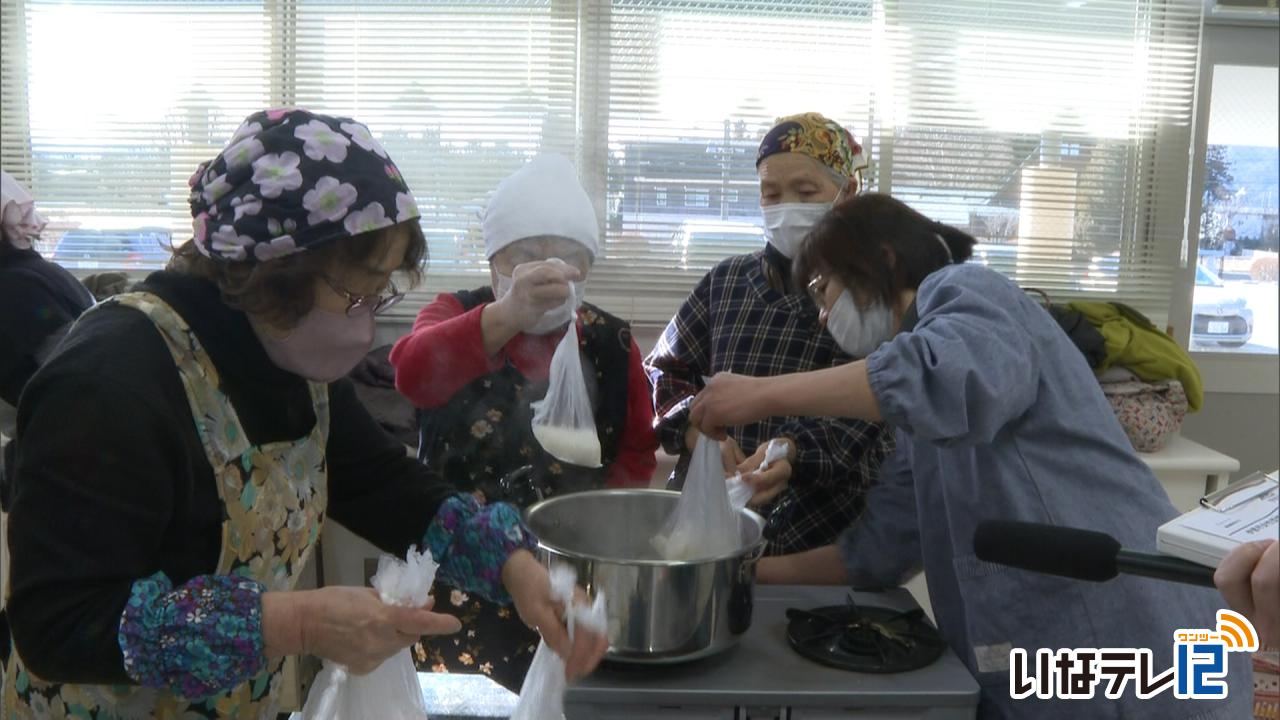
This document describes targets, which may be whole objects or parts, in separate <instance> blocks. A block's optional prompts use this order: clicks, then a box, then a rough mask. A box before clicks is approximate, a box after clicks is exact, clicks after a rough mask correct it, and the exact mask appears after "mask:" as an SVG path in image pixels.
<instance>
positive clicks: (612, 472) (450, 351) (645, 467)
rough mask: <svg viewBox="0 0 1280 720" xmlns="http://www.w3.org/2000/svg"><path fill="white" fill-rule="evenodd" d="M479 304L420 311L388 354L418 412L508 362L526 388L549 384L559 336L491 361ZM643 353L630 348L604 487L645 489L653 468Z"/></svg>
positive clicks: (441, 303)
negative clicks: (621, 421) (614, 450)
mask: <svg viewBox="0 0 1280 720" xmlns="http://www.w3.org/2000/svg"><path fill="white" fill-rule="evenodd" d="M484 307H485V306H484V305H481V306H479V307H476V308H473V309H471V310H464V309H463V306H462V303H461V302H459V301H458V299H457V298H456V297H454V296H453V295H451V294H447V293H446V294H442V295H440V296H438V297H437V298H436V299H435V301H434V302H432V303H431V304H429V305H427V306H426V307H424V308H422V310H421V312H419V313H418V319H417V320H415V321H414V323H413V330H412V331H411V332H410V333H409V334H408V335H406V336H405V337H402V338H400V340H398V341H397V342H396V344H395V346H394V347H393V348H392V349H391V356H390V360H391V364H392V365H393V366H395V369H396V389H398V390H399V391H400V392H401V394H403V395H404V396H405V397H407V398H409V400H410V401H411V402H412V403H413V404H414V405H415V406H417V407H421V408H428V409H430V408H438V407H440V406H442V405H444V404H445V403H447V402H448V401H449V399H450V398H452V397H453V396H454V394H455V393H457V392H458V391H459V390H461V389H462V388H464V387H466V386H467V385H469V384H471V383H472V382H475V381H476V380H478V379H479V378H481V377H483V376H485V375H488V374H489V373H493V372H497V371H498V370H500V369H501V368H502V367H503V366H504V365H505V364H506V362H507V361H508V360H509V361H511V363H512V364H513V365H514V366H515V368H516V370H518V371H520V373H521V374H522V375H524V376H525V377H526V378H528V379H529V380H530V381H531V382H540V381H542V380H546V379H547V376H548V374H549V371H550V368H551V356H552V355H553V354H554V353H555V350H556V345H557V344H559V342H560V339H561V338H563V337H564V333H552V334H549V335H529V334H527V333H520V334H519V335H516V336H515V337H514V338H512V339H511V340H510V341H508V342H507V344H506V345H505V346H504V347H503V348H502V349H501V350H499V351H498V354H497V355H494V356H489V355H488V354H487V353H486V352H485V349H484V332H483V330H482V329H481V325H480V315H481V313H483V312H484ZM650 393H651V390H650V386H649V378H648V376H647V375H646V374H645V372H644V366H643V363H642V358H641V356H640V348H639V347H638V346H637V345H636V343H635V341H634V340H632V341H631V354H630V359H629V360H628V362H627V417H626V423H625V425H624V426H623V430H622V437H621V438H620V439H619V441H618V456H617V458H615V459H614V461H613V463H611V464H610V465H609V467H608V468H607V469H606V471H605V486H606V487H647V486H648V485H649V481H650V479H651V477H652V476H653V471H654V469H655V468H656V467H657V459H656V457H655V453H656V452H657V449H658V437H657V435H656V434H655V433H654V430H653V401H652V399H651V396H650Z"/></svg>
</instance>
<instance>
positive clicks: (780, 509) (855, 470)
mask: <svg viewBox="0 0 1280 720" xmlns="http://www.w3.org/2000/svg"><path fill="white" fill-rule="evenodd" d="M865 166H866V163H865V161H864V160H863V158H862V149H861V147H859V146H858V144H857V142H856V141H855V140H854V138H853V136H852V135H851V134H850V133H849V132H848V131H846V130H845V129H844V128H842V127H841V126H840V125H838V124H837V123H835V122H833V121H831V120H828V119H826V118H824V117H823V116H821V115H819V114H817V113H806V114H804V115H796V116H792V117H788V118H782V119H780V120H779V121H778V122H777V124H776V125H775V126H774V128H773V129H772V130H770V131H769V133H768V134H767V135H766V136H765V138H764V140H763V141H762V142H761V144H760V152H759V155H758V157H757V161H756V167H757V168H758V172H759V174H760V197H761V207H762V210H763V212H764V216H765V232H766V236H767V237H768V239H769V243H768V245H766V246H765V247H764V248H763V249H762V250H760V251H757V252H753V253H750V254H748V255H739V256H735V257H730V258H728V259H726V260H724V261H722V262H721V263H720V264H719V265H717V266H716V267H715V268H714V269H712V270H711V272H710V273H708V274H707V275H706V276H705V277H703V278H702V281H701V282H699V283H698V286H697V287H696V288H695V289H694V291H693V293H692V294H691V295H690V296H689V298H688V299H687V300H686V301H685V302H684V304H683V305H682V306H681V307H680V310H679V311H678V312H677V313H676V316H675V317H674V318H672V320H671V322H670V323H668V325H667V328H666V330H665V331H664V332H663V334H662V338H661V339H660V340H659V341H658V344H657V346H655V348H654V350H653V352H652V353H651V354H650V355H649V357H648V358H646V359H645V369H646V371H647V372H648V374H649V378H650V380H651V381H652V382H653V386H654V405H655V407H656V409H657V419H656V420H655V424H656V426H657V430H658V435H659V438H660V439H661V441H662V445H663V447H664V448H665V449H666V450H667V452H669V453H671V454H673V455H679V456H680V462H679V464H678V465H677V466H676V471H675V474H674V475H673V476H672V479H671V485H672V486H673V487H680V486H682V485H683V482H684V473H685V471H686V469H687V468H688V464H689V456H690V450H691V449H692V447H693V444H694V442H695V441H696V438H697V434H696V431H694V430H692V429H691V428H690V426H689V422H688V418H689V406H690V404H691V403H692V401H693V397H694V395H696V394H697V393H698V390H699V389H701V387H702V378H703V377H707V376H711V375H714V374H715V373H719V372H734V373H738V374H741V375H754V376H768V375H781V374H784V373H793V372H803V371H807V370H817V369H821V368H827V367H832V366H835V365H840V364H843V363H847V362H849V361H850V360H852V358H850V357H849V356H848V355H846V354H844V353H843V352H842V351H841V350H840V348H839V347H838V346H837V345H836V343H835V341H834V340H832V338H831V336H830V335H829V334H828V333H827V332H826V330H825V329H824V328H823V327H822V325H821V324H819V322H818V310H817V307H816V305H815V304H814V303H813V301H812V300H811V299H810V298H809V297H808V295H807V293H806V292H805V289H804V288H796V287H794V286H793V283H792V280H791V259H790V258H791V256H792V255H793V254H794V249H795V247H796V246H797V245H798V244H799V242H800V241H801V240H802V239H803V237H804V235H805V233H807V232H808V229H809V228H810V227H812V226H813V224H814V223H816V222H817V220H818V218H820V217H821V216H822V215H823V214H824V213H825V212H826V210H828V209H830V207H831V205H832V204H833V202H834V201H835V200H836V199H837V196H838V195H840V194H842V193H846V192H847V193H854V192H857V189H858V173H859V172H860V171H861V169H862V168H864V167H865ZM729 437H730V439H729V440H727V441H726V442H725V445H724V447H722V454H723V455H724V458H725V467H726V470H730V469H731V468H735V466H736V469H737V470H739V471H742V472H743V475H744V478H746V479H747V480H748V481H749V482H750V483H751V484H752V486H753V487H754V488H755V489H756V495H755V496H754V497H753V498H752V501H751V502H752V505H753V506H757V507H759V508H760V509H761V510H762V512H763V514H764V515H765V517H766V518H767V521H768V524H767V526H766V530H765V536H766V538H767V540H768V547H767V549H766V552H767V553H768V554H770V555H781V554H788V553H795V552H801V551H804V550H808V549H811V548H815V547H820V546H822V545H827V544H829V543H831V542H834V541H835V538H837V537H838V536H839V535H840V533H841V532H842V531H843V530H844V529H845V528H847V527H848V526H849V524H850V523H851V522H853V520H855V519H856V518H857V517H858V515H859V513H861V511H862V507H863V500H864V498H865V495H866V492H867V489H868V488H869V487H870V485H871V483H872V482H873V481H874V479H875V477H876V475H877V472H878V469H879V465H880V461H881V460H882V459H883V458H884V457H886V456H887V455H888V454H889V453H890V452H891V451H892V449H893V446H892V443H893V439H892V438H893V436H892V433H888V432H885V431H884V430H883V429H882V426H880V425H878V424H870V423H865V422H860V421H856V420H835V419H827V418H797V417H774V418H769V419H767V420H764V421H762V422H758V423H754V424H751V425H745V426H742V427H737V428H730V429H729ZM774 439H779V440H783V441H785V442H787V443H788V455H787V458H786V459H785V460H781V461H779V462H777V463H774V464H773V465H771V466H770V468H769V469H768V470H767V471H765V472H763V473H754V471H755V470H756V468H758V467H759V466H760V464H761V462H762V461H763V460H764V454H765V448H766V447H767V446H768V444H769V442H770V441H771V440H774ZM748 455H750V457H747V456H748Z"/></svg>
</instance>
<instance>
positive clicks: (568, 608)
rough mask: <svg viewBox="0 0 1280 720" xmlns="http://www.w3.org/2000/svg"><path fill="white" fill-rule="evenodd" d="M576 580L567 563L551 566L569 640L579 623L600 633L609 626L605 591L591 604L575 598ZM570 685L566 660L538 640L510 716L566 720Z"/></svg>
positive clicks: (527, 719) (521, 719)
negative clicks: (565, 710)
mask: <svg viewBox="0 0 1280 720" xmlns="http://www.w3.org/2000/svg"><path fill="white" fill-rule="evenodd" d="M577 581H578V578H577V574H576V573H575V572H574V571H573V568H571V567H569V566H567V565H557V566H555V567H553V568H551V594H552V595H553V596H554V597H555V598H556V599H557V600H559V601H560V602H563V603H564V606H565V620H566V621H567V623H568V625H569V640H570V643H572V641H573V636H574V629H575V628H577V627H581V628H584V629H586V630H588V631H591V632H596V633H599V634H601V635H603V634H605V633H606V632H608V630H609V621H608V617H607V616H606V615H605V604H604V602H605V601H604V595H603V594H597V595H596V598H595V600H594V601H593V602H592V603H591V605H590V606H589V607H588V606H587V605H580V604H578V603H576V602H574V597H573V591H574V586H575V585H576V584H577ZM567 686H568V681H567V680H566V678H565V667H564V660H563V659H562V658H561V657H560V656H559V655H557V654H556V653H555V651H554V650H552V649H551V648H550V647H549V646H548V645H547V643H546V641H542V642H540V643H538V650H537V652H535V653H534V654H533V663H532V664H531V665H530V666H529V673H528V674H527V675H525V677H524V684H523V685H521V686H520V699H519V701H517V703H516V709H515V712H513V713H512V714H511V720H563V718H564V691H565V688H566V687H567Z"/></svg>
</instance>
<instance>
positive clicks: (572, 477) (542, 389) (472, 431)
mask: <svg viewBox="0 0 1280 720" xmlns="http://www.w3.org/2000/svg"><path fill="white" fill-rule="evenodd" d="M455 297H456V298H457V299H458V301H459V302H461V303H462V307H463V309H464V310H472V309H474V308H476V307H478V306H480V305H483V304H485V303H491V302H493V300H494V298H493V290H492V289H491V288H480V289H478V290H473V291H461V292H458V293H455ZM578 319H579V321H580V322H581V327H580V329H579V333H578V344H579V347H580V348H581V351H582V366H583V373H584V374H585V376H586V381H587V390H588V393H589V395H590V397H591V407H592V412H593V414H594V417H595V421H596V433H597V435H598V436H599V438H600V461H601V464H602V465H603V467H600V468H582V467H577V466H574V465H569V464H567V463H562V462H560V461H558V460H556V459H555V458H554V457H552V456H551V455H549V454H547V453H546V452H545V451H544V450H543V449H542V447H541V446H540V445H539V444H538V441H537V440H536V439H534V437H533V429H532V427H531V422H532V420H533V410H532V408H531V407H530V405H531V404H532V403H534V402H537V401H538V400H541V399H542V398H543V396H544V395H546V392H547V382H546V381H545V380H544V381H541V382H537V383H533V382H530V381H529V380H528V379H527V378H525V376H524V375H523V374H521V373H520V371H519V370H517V369H516V368H515V366H514V365H512V364H511V362H510V361H508V362H507V363H506V364H505V365H504V366H503V367H502V368H500V369H499V370H497V371H496V372H492V373H489V374H487V375H484V376H483V377H480V378H477V379H476V380H475V381H473V382H472V383H470V384H469V385H467V386H466V387H464V388H462V389H461V390H459V391H458V392H457V393H455V394H454V396H453V397H452V398H450V399H449V401H448V402H447V403H445V404H444V405H442V406H440V407H438V408H434V409H422V410H419V411H418V427H419V436H418V437H419V442H418V459H419V460H421V461H422V462H423V463H425V464H426V465H427V466H428V467H430V468H432V469H433V470H435V471H437V472H439V473H441V474H442V475H443V476H444V477H445V479H447V480H449V481H450V482H452V483H454V484H455V485H456V486H457V487H458V488H459V489H460V490H465V491H471V490H480V491H482V492H484V493H485V495H486V496H487V497H489V498H491V499H503V500H508V501H514V502H521V501H527V500H528V499H529V498H528V496H527V494H523V493H519V494H516V495H514V496H513V495H509V494H508V493H507V492H506V491H505V490H504V489H503V488H502V487H500V485H499V480H500V479H501V478H503V477H504V476H506V475H508V474H511V473H513V472H515V471H518V470H520V469H521V468H525V467H529V468H530V470H528V471H526V472H527V474H528V477H527V481H528V482H530V483H531V484H532V485H533V486H535V487H539V488H543V489H544V491H545V494H547V495H555V494H560V493H565V492H575V491H579V490H590V489H594V488H599V487H602V486H603V485H604V478H605V471H606V469H607V468H608V467H609V465H610V464H611V463H612V462H613V461H614V459H616V458H617V456H618V440H619V437H620V436H621V434H622V432H623V429H624V427H625V425H626V419H627V384H628V375H629V369H630V361H631V328H630V326H629V325H628V324H627V323H626V322H625V321H623V320H621V319H619V318H616V317H614V316H612V315H610V314H608V313H606V312H604V311H603V310H601V309H599V308H597V307H595V306H594V305H591V304H589V303H583V305H582V308H581V309H580V310H579V311H578Z"/></svg>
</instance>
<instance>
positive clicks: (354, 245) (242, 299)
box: [168, 219, 427, 328]
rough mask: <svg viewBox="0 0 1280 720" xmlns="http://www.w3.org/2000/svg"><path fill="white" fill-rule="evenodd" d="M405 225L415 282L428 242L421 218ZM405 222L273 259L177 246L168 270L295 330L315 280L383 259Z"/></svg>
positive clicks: (406, 266) (405, 267)
mask: <svg viewBox="0 0 1280 720" xmlns="http://www.w3.org/2000/svg"><path fill="white" fill-rule="evenodd" d="M399 225H405V226H406V227H408V229H409V248H408V249H407V250H406V251H405V255H404V261H403V262H402V263H401V264H400V266H399V267H398V268H397V269H398V270H400V271H401V272H404V273H405V274H407V275H408V276H409V280H410V284H411V285H417V283H418V282H419V281H420V280H421V279H422V265H423V261H424V260H425V258H426V255H427V240H426V238H425V237H424V236H423V234H422V226H421V225H420V224H419V223H418V220H417V219H413V220H406V221H405V222H403V223H399ZM399 225H391V226H389V227H385V228H380V229H378V230H372V231H370V232H367V233H361V234H359V235H353V236H350V237H344V238H339V239H337V240H333V241H331V242H327V243H324V244H322V245H319V246H317V247H313V248H310V249H308V250H306V251H305V252H299V253H294V254H292V255H286V256H285V257H282V258H279V259H276V260H271V261H269V262H260V263H246V262H240V263H237V262H225V261H220V260H214V259H212V258H210V257H208V256H206V255H204V254H202V253H201V252H200V251H199V250H198V249H196V245H195V243H194V242H191V241H188V242H185V243H183V244H182V245H179V246H178V247H176V248H174V250H173V259H172V260H170V261H169V266H168V269H169V270H171V271H173V272H178V273H183V274H186V275H195V276H197V277H202V278H205V279H206V280H209V281H211V282H213V283H214V284H215V285H217V286H218V289H219V290H220V291H221V292H222V301H223V302H225V303H226V304H227V305H228V306H230V307H233V308H235V309H237V310H242V311H244V312H248V313H253V314H255V315H260V316H262V317H264V318H266V320H267V321H268V322H270V323H271V324H272V325H275V326H277V327H281V328H292V327H293V326H295V325H296V324H297V323H298V321H299V320H301V319H302V317H303V316H304V315H306V314H307V313H308V312H311V308H312V305H313V304H314V303H315V281H316V280H317V279H319V278H320V277H321V276H323V275H324V274H325V273H328V272H332V271H333V269H334V268H335V267H343V266H347V265H359V264H362V263H365V262H368V261H369V260H370V259H372V258H376V257H378V256H379V255H380V254H381V253H382V252H384V251H385V249H386V246H387V245H388V244H389V243H390V242H391V241H392V237H393V235H392V231H393V230H394V229H395V228H397V227H399Z"/></svg>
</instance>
